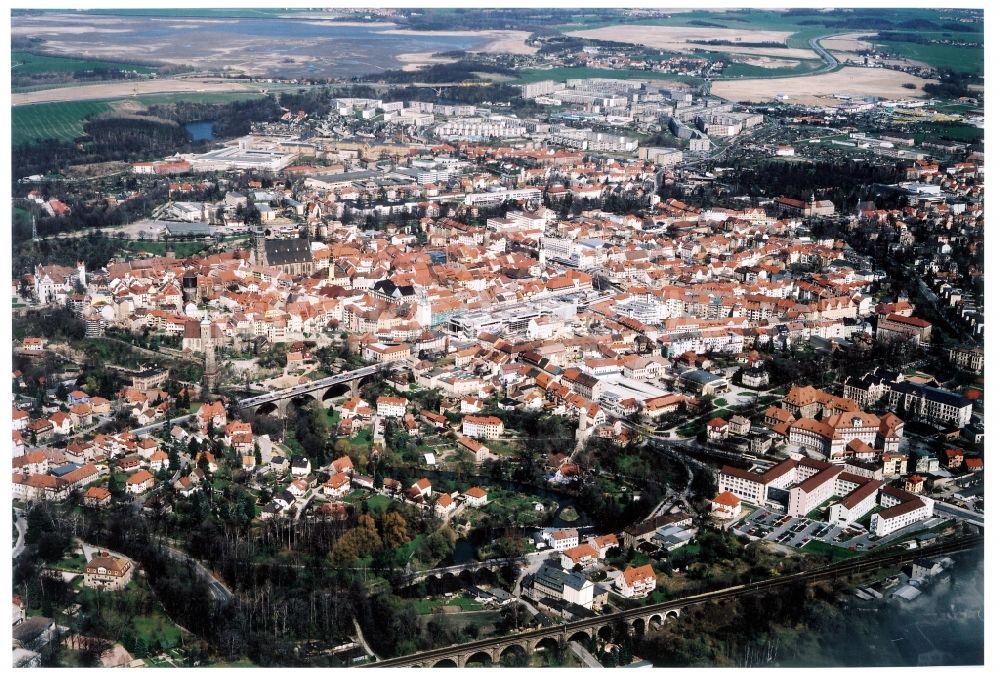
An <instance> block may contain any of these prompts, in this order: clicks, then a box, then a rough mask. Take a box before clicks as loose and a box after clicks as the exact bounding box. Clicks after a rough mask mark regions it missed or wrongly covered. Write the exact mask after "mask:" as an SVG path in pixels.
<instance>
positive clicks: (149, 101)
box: [130, 92, 264, 106]
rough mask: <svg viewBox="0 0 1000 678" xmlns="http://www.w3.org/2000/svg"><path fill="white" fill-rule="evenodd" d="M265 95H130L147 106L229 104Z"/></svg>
mask: <svg viewBox="0 0 1000 678" xmlns="http://www.w3.org/2000/svg"><path fill="white" fill-rule="evenodd" d="M261 96H264V95H262V94H261V93H260V92H183V93H175V94H143V95H140V96H137V97H130V98H131V100H132V101H138V102H139V103H140V104H143V105H145V106H152V105H153V104H168V103H172V102H180V101H187V102H190V103H194V104H228V103H229V102H231V101H244V100H245V99H256V98H257V97H261Z"/></svg>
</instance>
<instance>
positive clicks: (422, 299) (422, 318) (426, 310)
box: [416, 287, 433, 327]
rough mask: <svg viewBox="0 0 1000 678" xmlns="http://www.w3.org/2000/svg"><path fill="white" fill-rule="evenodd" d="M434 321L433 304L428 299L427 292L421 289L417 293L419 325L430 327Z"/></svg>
mask: <svg viewBox="0 0 1000 678" xmlns="http://www.w3.org/2000/svg"><path fill="white" fill-rule="evenodd" d="M432 319H433V314H432V313H431V302H430V299H428V298H427V290H426V289H424V288H423V287H421V288H420V291H419V292H418V293H417V318H416V320H417V324H418V325H420V326H421V327H430V326H431V320H432Z"/></svg>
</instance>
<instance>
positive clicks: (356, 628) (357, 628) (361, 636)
mask: <svg viewBox="0 0 1000 678" xmlns="http://www.w3.org/2000/svg"><path fill="white" fill-rule="evenodd" d="M351 623H352V624H354V632H355V633H356V634H358V642H359V643H361V647H363V648H364V649H365V652H367V653H368V654H369V655H370V656H372V657H375V661H381V658H380V657H379V656H378V655H377V654H375V651H374V650H372V649H371V648H370V647H368V641H367V640H365V634H363V633H361V625H360V624H358V620H357V618H356V617H355V618H353V619H351Z"/></svg>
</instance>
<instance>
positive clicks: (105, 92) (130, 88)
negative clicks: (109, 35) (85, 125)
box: [10, 78, 258, 106]
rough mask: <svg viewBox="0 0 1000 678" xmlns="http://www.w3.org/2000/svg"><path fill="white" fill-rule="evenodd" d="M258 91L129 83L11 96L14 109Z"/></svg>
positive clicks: (222, 85) (221, 84)
mask: <svg viewBox="0 0 1000 678" xmlns="http://www.w3.org/2000/svg"><path fill="white" fill-rule="evenodd" d="M257 90H258V88H257V87H254V86H252V85H248V84H247V83H241V82H232V81H228V80H178V79H173V78H164V79H162V80H135V81H130V82H124V81H113V82H101V83H97V84H94V85H81V86H79V87H59V88H57V89H44V90H39V91H36V92H15V93H12V94H11V95H10V102H11V105H13V106H17V105H23V104H40V103H46V102H50V101H86V100H88V99H115V98H118V97H129V96H132V94H169V93H171V92H255V91H257Z"/></svg>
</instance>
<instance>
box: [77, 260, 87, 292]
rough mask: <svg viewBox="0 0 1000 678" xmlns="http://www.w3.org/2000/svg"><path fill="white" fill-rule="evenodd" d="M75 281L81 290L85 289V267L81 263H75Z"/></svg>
mask: <svg viewBox="0 0 1000 678" xmlns="http://www.w3.org/2000/svg"><path fill="white" fill-rule="evenodd" d="M76 279H77V280H78V281H79V282H80V286H81V287H82V288H83V289H87V266H86V264H84V263H83V262H82V261H77V262H76Z"/></svg>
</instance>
